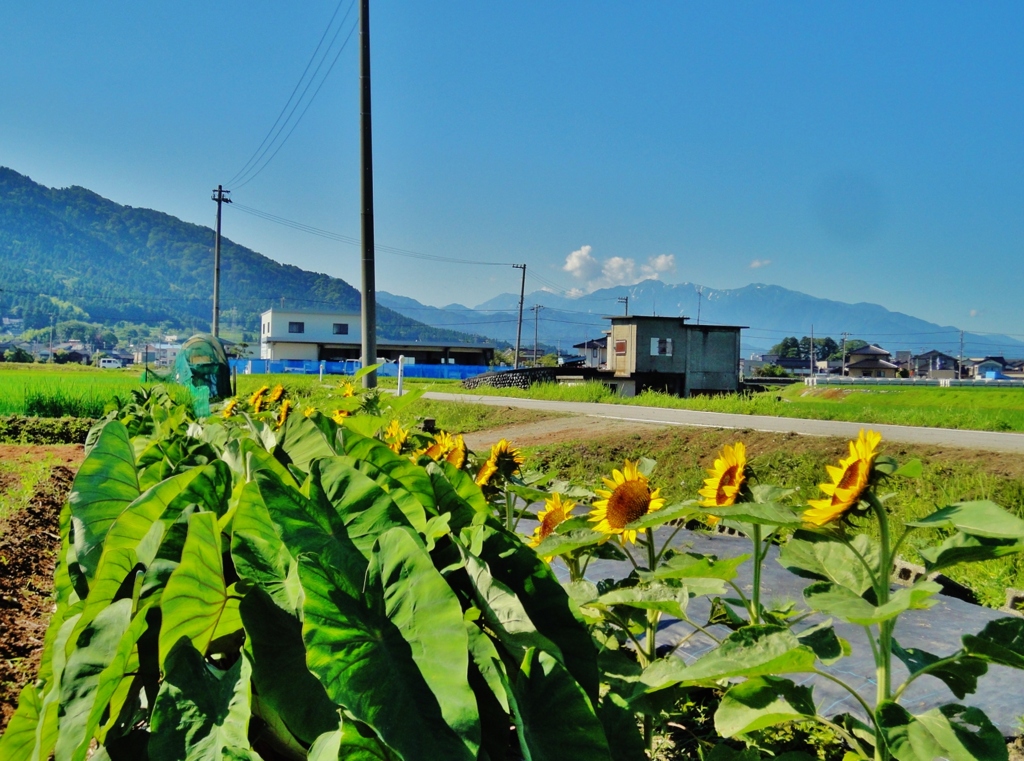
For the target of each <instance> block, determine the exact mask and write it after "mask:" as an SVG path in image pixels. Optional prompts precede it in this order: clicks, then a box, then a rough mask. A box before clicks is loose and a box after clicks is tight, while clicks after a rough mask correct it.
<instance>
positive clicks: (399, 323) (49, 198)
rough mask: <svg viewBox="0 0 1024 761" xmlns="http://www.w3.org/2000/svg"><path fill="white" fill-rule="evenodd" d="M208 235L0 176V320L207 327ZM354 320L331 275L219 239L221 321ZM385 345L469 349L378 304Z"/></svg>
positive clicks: (247, 324) (458, 335)
mask: <svg viewBox="0 0 1024 761" xmlns="http://www.w3.org/2000/svg"><path fill="white" fill-rule="evenodd" d="M212 250H213V231H212V230H211V229H210V228H208V227H202V226H200V225H194V224H190V223H188V222H183V221H182V220H180V219H178V218H176V217H172V216H171V215H169V214H164V213H162V212H159V211H153V210H151V209H136V208H132V207H131V206H123V205H121V204H118V203H115V202H113V201H110V200H108V199H106V198H103V197H102V196H99V195H97V194H96V193H94V192H92V191H91V190H87V189H86V188H82V187H70V188H48V187H45V186H43V185H40V184H39V183H36V182H33V181H32V180H31V179H29V178H28V177H26V176H24V175H22V174H19V173H18V172H15V171H14V170H12V169H7V168H4V167H0V315H2V316H4V317H14V318H18V319H22V320H23V321H24V327H25V328H39V327H44V326H48V325H49V324H50V319H51V317H52V318H54V319H55V320H58V321H61V320H68V319H77V320H87V321H92V322H98V323H104V324H107V325H112V324H114V323H117V322H119V321H125V322H129V323H141V324H148V325H164V326H165V327H167V328H169V329H170V328H173V329H186V330H192V331H194V332H199V331H207V330H209V328H210V317H211V313H212V308H213V307H212V302H213V297H212V290H213V288H212V283H213V254H212ZM279 305H284V306H288V307H295V308H300V307H301V308H310V309H314V308H323V309H330V310H338V311H344V312H358V311H359V291H357V290H356V289H355V288H353V287H352V286H351V285H349V284H348V283H346V282H345V281H344V280H341V279H340V278H336V277H330V276H329V275H325V274H322V273H317V272H307V271H306V270H303V269H300V268H299V267H295V266H292V265H289V264H281V263H279V262H275V261H274V260H272V259H270V258H268V257H266V256H263V255H262V254H259V253H257V252H255V251H253V250H252V249H249V248H246V247H245V246H240V245H238V244H236V243H233V242H232V241H231V240H229V239H227V238H222V239H221V310H222V311H221V324H222V325H229V324H233V325H239V326H241V327H242V328H243V329H244V330H247V331H249V332H251V333H252V334H254V335H258V333H259V315H260V313H261V312H263V311H264V310H266V309H267V308H269V307H271V306H279ZM377 323H378V330H379V332H380V335H381V337H382V338H395V339H407V340H427V341H429V340H438V341H457V342H464V341H472V340H479V336H477V337H474V336H470V335H467V334H466V333H465V332H464V331H454V330H448V329H447V328H436V327H430V326H427V325H425V324H423V323H422V322H419V321H417V320H414V319H410V318H408V317H406V316H404V315H401V314H398V313H397V312H393V311H392V310H390V309H388V308H387V307H386V306H382V307H381V309H380V310H379V311H378V312H377Z"/></svg>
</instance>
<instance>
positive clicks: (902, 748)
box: [875, 701, 1007, 761]
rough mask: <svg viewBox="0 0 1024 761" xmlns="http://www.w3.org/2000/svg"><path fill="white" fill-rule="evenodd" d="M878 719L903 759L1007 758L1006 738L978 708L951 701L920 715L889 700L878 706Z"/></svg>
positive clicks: (887, 741) (892, 748)
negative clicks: (1004, 738)
mask: <svg viewBox="0 0 1024 761" xmlns="http://www.w3.org/2000/svg"><path fill="white" fill-rule="evenodd" d="M875 722H876V724H877V726H878V728H879V729H880V730H881V731H882V737H883V738H884V739H885V744H886V745H887V746H888V747H889V751H890V752H891V753H892V755H893V756H895V757H896V758H898V759H899V760H900V761H931V760H932V759H934V758H948V759H951V761H973V760H974V759H986V761H989V760H991V761H998V760H999V759H1006V758H1007V751H1006V741H1005V740H1003V736H1002V733H1000V732H999V730H998V729H997V728H996V727H995V726H993V724H992V722H991V721H989V719H988V717H987V716H986V715H985V714H984V713H983V712H982V711H981V710H980V709H978V708H967V707H965V706H961V705H956V704H953V703H951V704H949V705H944V706H942V707H940V708H935V709H933V710H931V711H928V712H927V713H923V714H921V715H919V716H914V715H912V714H911V713H910V712H909V711H907V709H905V708H904V707H903V706H901V705H899V704H898V703H893V702H889V701H886V702H884V703H882V704H881V705H879V706H878V708H877V709H876V710H875Z"/></svg>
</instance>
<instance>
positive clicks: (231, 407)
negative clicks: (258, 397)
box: [221, 399, 238, 418]
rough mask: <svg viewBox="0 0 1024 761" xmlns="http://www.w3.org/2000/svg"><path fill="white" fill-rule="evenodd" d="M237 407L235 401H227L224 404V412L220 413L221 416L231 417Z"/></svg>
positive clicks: (236, 401)
mask: <svg viewBox="0 0 1024 761" xmlns="http://www.w3.org/2000/svg"><path fill="white" fill-rule="evenodd" d="M237 406H238V400H237V399H228V400H227V402H226V403H225V404H224V410H223V411H222V412H221V415H223V416H224V417H226V418H229V417H231V416H232V415H234V414H235V407H237Z"/></svg>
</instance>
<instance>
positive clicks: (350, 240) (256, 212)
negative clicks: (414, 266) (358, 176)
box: [232, 202, 512, 267]
mask: <svg viewBox="0 0 1024 761" xmlns="http://www.w3.org/2000/svg"><path fill="white" fill-rule="evenodd" d="M232 208H235V209H238V210H239V211H241V212H244V213H246V214H251V215H252V216H254V217H259V218H260V219H264V220H266V221H267V222H273V223H274V224H278V225H282V226H284V227H290V228H292V229H293V230H299V231H300V232H304V233H309V234H310V235H316V236H319V237H321V238H327V239H328V240H333V241H338V242H339V243H347V244H349V245H351V246H359V245H361V241H360V240H359V238H355V237H353V236H351V235H342V234H341V233H336V232H333V231H331V230H323V229H321V228H319V227H313V226H312V225H307V224H305V223H303V222H296V221H295V220H293V219H287V218H285V217H281V216H278V215H276V214H271V213H270V212H267V211H261V210H260V209H254V208H253V207H251V206H245V205H244V204H240V203H238V202H235V204H234V205H233V207H232ZM374 250H376V251H381V252H383V253H386V254H394V255H395V256H405V257H408V258H410V259H422V260H424V261H429V262H447V263H450V264H480V265H484V266H490V267H511V266H512V263H511V262H484V261H480V260H478V259H459V258H456V257H452V256H440V255H438V254H425V253H423V252H421V251H410V250H409V249H405V248H398V247H396V246H386V245H383V244H380V243H376V244H375V245H374Z"/></svg>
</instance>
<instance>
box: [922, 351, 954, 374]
mask: <svg viewBox="0 0 1024 761" xmlns="http://www.w3.org/2000/svg"><path fill="white" fill-rule="evenodd" d="M910 371H911V373H912V374H913V375H915V376H918V377H924V378H958V377H960V361H959V360H958V359H957V358H956V357H952V356H950V355H949V354H944V353H943V352H941V351H936V350H935V349H932V350H931V351H926V352H924V353H922V354H918V355H917V356H916V357H914V358H913V360H912V363H911V368H910Z"/></svg>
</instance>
